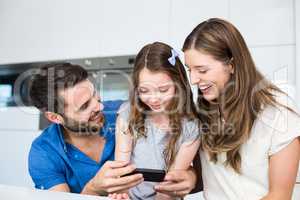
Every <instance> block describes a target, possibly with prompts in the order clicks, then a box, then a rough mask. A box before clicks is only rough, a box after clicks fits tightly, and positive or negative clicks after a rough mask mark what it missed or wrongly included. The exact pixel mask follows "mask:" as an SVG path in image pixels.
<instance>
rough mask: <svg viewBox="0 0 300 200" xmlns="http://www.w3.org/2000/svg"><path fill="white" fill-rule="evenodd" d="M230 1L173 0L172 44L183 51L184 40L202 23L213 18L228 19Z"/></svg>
mask: <svg viewBox="0 0 300 200" xmlns="http://www.w3.org/2000/svg"><path fill="white" fill-rule="evenodd" d="M228 16H229V0H224V1H218V0H211V1H206V0H189V1H182V0H172V6H171V21H170V26H171V28H170V40H171V41H170V43H171V45H172V46H174V48H176V49H181V48H182V45H183V42H184V39H185V38H186V37H187V35H188V34H189V33H190V32H191V31H192V30H193V28H195V27H196V25H198V24H199V23H200V22H202V21H204V20H207V19H208V18H211V17H221V18H225V19H227V18H228Z"/></svg>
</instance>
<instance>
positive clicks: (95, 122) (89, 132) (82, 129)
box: [63, 111, 104, 136]
mask: <svg viewBox="0 0 300 200" xmlns="http://www.w3.org/2000/svg"><path fill="white" fill-rule="evenodd" d="M63 118H64V121H65V122H64V123H63V126H64V128H65V129H67V130H69V131H71V132H72V134H73V135H75V136H93V135H98V134H99V132H100V130H101V128H102V127H103V124H104V115H103V114H102V113H101V112H100V111H99V112H97V113H95V114H94V115H92V116H91V117H90V119H89V121H88V122H78V121H76V120H73V119H70V118H67V117H65V116H63Z"/></svg>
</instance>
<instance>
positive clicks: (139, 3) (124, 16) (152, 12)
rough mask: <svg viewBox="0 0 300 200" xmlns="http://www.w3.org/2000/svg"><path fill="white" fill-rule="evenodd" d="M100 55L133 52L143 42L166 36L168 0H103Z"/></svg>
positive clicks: (150, 41) (159, 39) (165, 37)
mask: <svg viewBox="0 0 300 200" xmlns="http://www.w3.org/2000/svg"><path fill="white" fill-rule="evenodd" d="M99 13H100V15H101V17H100V19H99V20H100V22H99V27H100V29H101V33H100V35H99V37H101V44H100V46H101V55H104V56H107V55H109V56H110V55H126V54H137V53H138V51H139V50H140V49H141V48H142V46H144V45H145V44H147V43H152V42H154V41H163V42H166V41H167V40H168V37H169V36H168V31H169V13H170V0H166V1H161V0H152V1H146V0H132V1H117V0H110V1H103V2H102V4H101V7H99Z"/></svg>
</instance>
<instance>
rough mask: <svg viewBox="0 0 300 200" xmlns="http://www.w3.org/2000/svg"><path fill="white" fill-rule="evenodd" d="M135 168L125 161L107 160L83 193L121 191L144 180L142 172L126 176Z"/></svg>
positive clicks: (95, 193) (94, 193)
mask: <svg viewBox="0 0 300 200" xmlns="http://www.w3.org/2000/svg"><path fill="white" fill-rule="evenodd" d="M134 170H135V167H134V165H131V164H129V163H128V162H123V161H107V162H106V163H105V164H104V165H103V166H102V168H101V169H100V170H99V171H98V173H97V174H96V175H95V176H94V178H93V179H91V180H90V181H89V182H88V183H87V184H86V186H85V187H84V189H83V191H82V194H90V195H105V196H106V195H107V194H108V193H119V192H122V191H125V190H128V189H129V188H131V187H134V186H136V185H138V184H140V183H141V182H143V175H142V174H134V175H130V176H124V177H122V176H123V175H126V174H128V173H131V172H133V171H134Z"/></svg>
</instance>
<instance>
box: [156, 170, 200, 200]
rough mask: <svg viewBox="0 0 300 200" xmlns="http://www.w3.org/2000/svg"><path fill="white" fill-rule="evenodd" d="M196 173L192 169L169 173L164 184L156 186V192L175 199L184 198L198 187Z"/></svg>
mask: <svg viewBox="0 0 300 200" xmlns="http://www.w3.org/2000/svg"><path fill="white" fill-rule="evenodd" d="M196 181H197V178H196V173H195V172H194V170H193V169H192V168H190V169H188V170H173V171H170V172H168V173H167V175H166V177H165V180H164V182H161V183H160V184H158V185H156V186H155V187H154V189H155V190H156V192H160V193H164V194H167V195H170V196H174V197H184V196H185V195H187V194H189V193H190V192H191V191H192V189H194V187H195V185H196Z"/></svg>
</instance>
